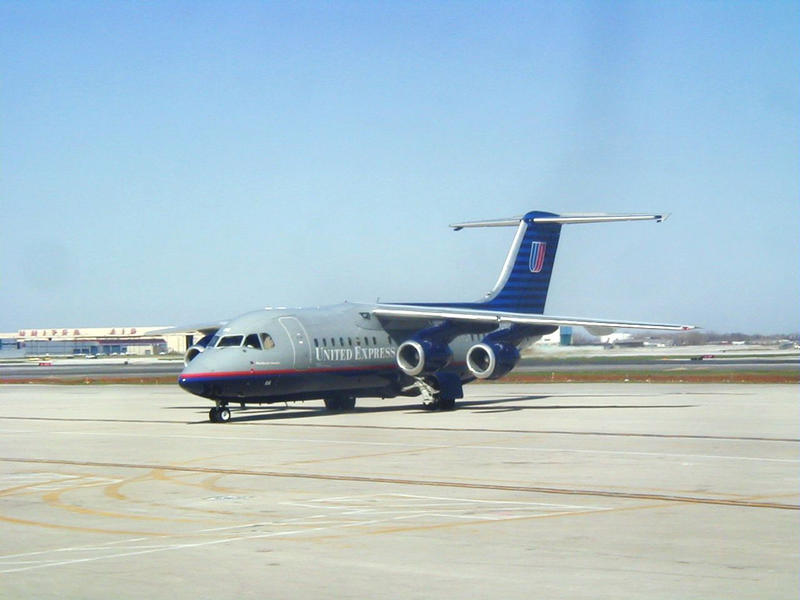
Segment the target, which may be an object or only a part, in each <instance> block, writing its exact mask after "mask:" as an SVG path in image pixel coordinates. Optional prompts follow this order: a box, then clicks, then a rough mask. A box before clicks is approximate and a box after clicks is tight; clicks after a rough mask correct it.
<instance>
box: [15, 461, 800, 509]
mask: <svg viewBox="0 0 800 600" xmlns="http://www.w3.org/2000/svg"><path fill="white" fill-rule="evenodd" d="M0 461H2V462H13V463H24V464H59V465H71V466H85V467H111V468H124V469H162V470H165V471H183V472H192V473H222V474H225V475H244V476H254V477H280V478H292V479H316V480H324V481H352V482H363V483H386V484H392V485H410V486H429V487H448V488H461V489H481V490H495V491H508V492H527V493H538V494H560V495H572V496H599V497H606V498H626V499H634V500H655V501H661V502H676V503H688V504H714V505H722V506H736V507H742V508H772V509H779V510H800V505H797V504H783V503H777V502H756V501H749V500H732V499H725V498H713V497H703V496H680V495H671V494H653V493H643V492H621V491H612V490H595V489H577V488H554V487H544V486H519V485H497V484H490V483H467V482H458V481H437V480H424V479H419V480H416V479H403V478H391V477H368V476H357V475H335V474H325V473H293V472H285V471H284V472H281V471H255V470H249V469H233V468H227V467H187V466H181V465H154V464H131V463H115V462H99V461H77V460H64V459H42V458H13V457H0Z"/></svg>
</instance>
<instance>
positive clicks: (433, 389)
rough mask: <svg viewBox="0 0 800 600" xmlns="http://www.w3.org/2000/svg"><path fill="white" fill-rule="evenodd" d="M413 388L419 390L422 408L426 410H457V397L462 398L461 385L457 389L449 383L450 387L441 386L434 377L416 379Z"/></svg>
mask: <svg viewBox="0 0 800 600" xmlns="http://www.w3.org/2000/svg"><path fill="white" fill-rule="evenodd" d="M415 379H416V381H415V382H414V384H413V386H412V387H416V388H417V389H418V390H419V395H420V396H422V406H423V408H425V409H426V410H455V408H456V396H458V397H459V398H461V397H462V396H463V394H462V393H461V385H460V383H459V384H458V387H457V388H454V387H452V386H453V382H451V381H448V382H447V383H448V384H449V385H441V382H440V381H437V380H436V379H434V378H432V377H416V378H415Z"/></svg>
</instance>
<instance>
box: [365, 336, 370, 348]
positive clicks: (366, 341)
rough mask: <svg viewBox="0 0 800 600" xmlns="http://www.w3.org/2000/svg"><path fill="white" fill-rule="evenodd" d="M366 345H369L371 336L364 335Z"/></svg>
mask: <svg viewBox="0 0 800 600" xmlns="http://www.w3.org/2000/svg"><path fill="white" fill-rule="evenodd" d="M364 345H365V346H369V338H368V337H367V336H364Z"/></svg>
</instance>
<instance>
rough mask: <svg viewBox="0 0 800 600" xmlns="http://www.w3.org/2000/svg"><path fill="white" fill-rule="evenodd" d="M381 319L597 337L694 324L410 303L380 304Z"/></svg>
mask: <svg viewBox="0 0 800 600" xmlns="http://www.w3.org/2000/svg"><path fill="white" fill-rule="evenodd" d="M372 314H374V315H375V316H376V317H377V318H378V319H381V320H386V319H391V320H397V321H401V322H402V321H409V322H410V323H409V325H411V323H422V322H426V321H436V320H447V321H455V322H460V323H464V324H469V323H475V324H476V325H478V324H481V325H487V324H496V325H497V326H498V327H499V326H501V325H504V324H519V325H541V326H546V327H547V326H551V327H553V326H555V327H565V326H567V327H569V326H572V327H584V328H585V329H586V330H587V331H589V333H592V334H593V335H607V334H609V333H612V332H613V331H614V330H615V329H655V330H662V331H689V330H691V329H695V326H694V325H674V324H665V323H638V322H632V321H609V320H604V319H583V318H577V317H553V316H545V315H536V314H529V313H512V312H498V311H492V310H480V309H472V308H449V307H446V306H441V307H439V306H424V305H407V304H380V305H378V306H377V307H375V308H374V309H373V310H372Z"/></svg>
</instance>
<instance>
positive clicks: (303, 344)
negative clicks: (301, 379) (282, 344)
mask: <svg viewBox="0 0 800 600" xmlns="http://www.w3.org/2000/svg"><path fill="white" fill-rule="evenodd" d="M278 321H280V324H281V326H282V327H283V328H284V329H285V330H286V333H287V334H288V335H289V339H290V340H292V349H293V350H294V368H295V369H306V368H308V366H309V364H310V361H311V347H310V346H309V343H308V334H306V329H305V327H303V324H302V323H301V322H300V321H299V320H298V319H297V317H281V318H280V319H278Z"/></svg>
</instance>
